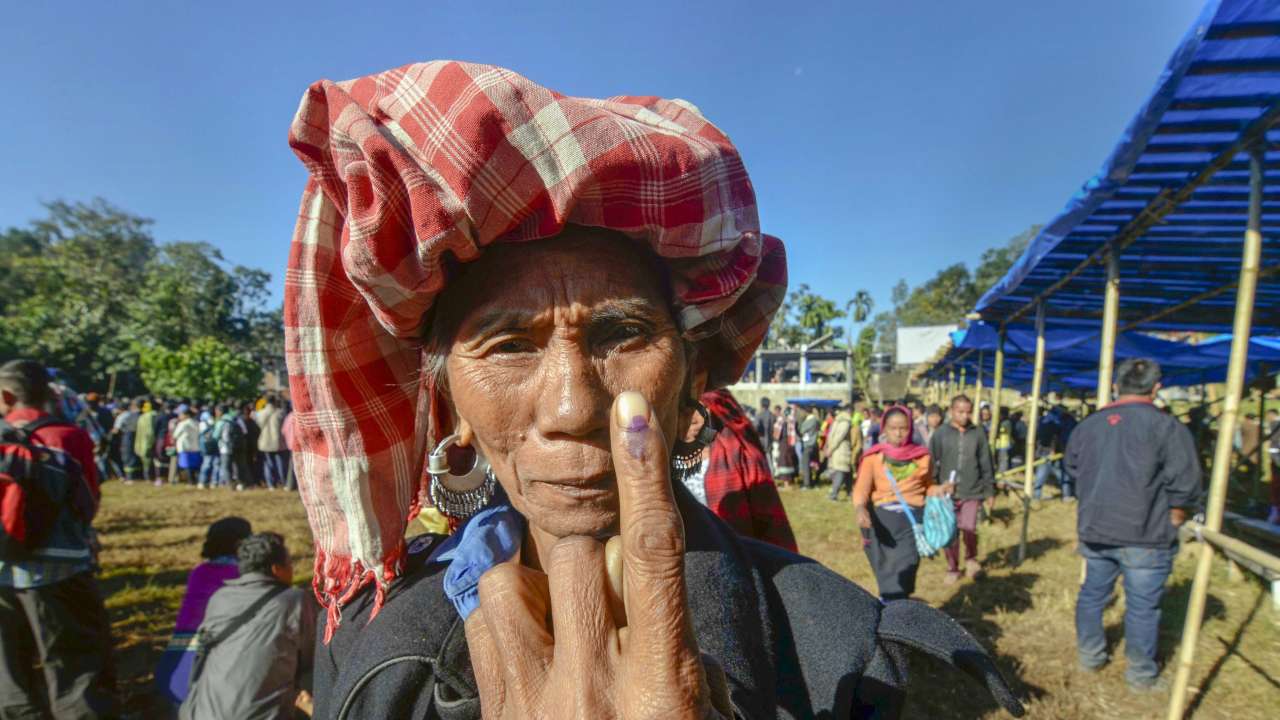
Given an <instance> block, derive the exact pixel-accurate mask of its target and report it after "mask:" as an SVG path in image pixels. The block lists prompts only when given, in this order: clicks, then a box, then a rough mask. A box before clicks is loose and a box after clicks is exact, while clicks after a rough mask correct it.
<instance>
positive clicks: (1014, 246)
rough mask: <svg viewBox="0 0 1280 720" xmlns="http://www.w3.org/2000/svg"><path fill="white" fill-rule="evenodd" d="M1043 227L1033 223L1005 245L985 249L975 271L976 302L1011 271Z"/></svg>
mask: <svg viewBox="0 0 1280 720" xmlns="http://www.w3.org/2000/svg"><path fill="white" fill-rule="evenodd" d="M1042 227H1043V226H1042V225H1032V226H1031V227H1029V228H1027V229H1026V230H1023V231H1022V232H1020V233H1018V234H1017V235H1014V236H1013V237H1011V238H1009V240H1008V241H1006V242H1005V244H1004V245H1001V246H999V247H993V248H987V249H986V250H985V251H983V253H982V259H981V260H979V261H978V267H977V268H976V269H974V271H973V286H974V291H975V292H976V293H977V295H978V297H977V298H974V302H975V303H976V302H977V301H978V299H979V298H981V297H982V294H983V293H985V292H986V291H987V290H990V289H991V286H992V285H995V284H996V282H997V281H999V280H1000V278H1002V277H1004V274H1005V273H1007V272H1009V268H1011V267H1013V264H1014V263H1015V262H1017V260H1018V258H1019V257H1020V256H1021V255H1022V253H1023V251H1025V250H1026V249H1027V245H1028V244H1030V242H1031V241H1032V240H1033V239H1035V237H1036V236H1037V235H1039V234H1040V229H1041V228H1042Z"/></svg>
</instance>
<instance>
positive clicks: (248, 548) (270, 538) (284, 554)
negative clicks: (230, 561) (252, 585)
mask: <svg viewBox="0 0 1280 720" xmlns="http://www.w3.org/2000/svg"><path fill="white" fill-rule="evenodd" d="M236 561H237V564H238V565H239V566H240V574H241V575H244V574H246V573H252V572H256V573H264V574H267V575H270V574H271V567H272V566H273V565H287V564H288V563H289V550H288V549H287V548H286V547H285V546H284V537H283V536H281V535H280V533H273V532H264V533H257V534H255V535H250V536H249V537H247V538H245V539H244V540H241V541H240V547H238V548H236Z"/></svg>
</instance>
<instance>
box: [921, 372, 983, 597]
mask: <svg viewBox="0 0 1280 720" xmlns="http://www.w3.org/2000/svg"><path fill="white" fill-rule="evenodd" d="M972 417H973V401H972V400H970V399H969V397H968V396H967V395H957V396H955V398H953V399H952V400H951V420H950V422H948V423H946V424H945V425H941V426H939V427H938V429H937V430H934V431H933V434H932V435H931V436H930V437H929V455H930V457H932V458H933V481H934V483H936V484H938V485H944V486H949V487H950V488H951V490H950V492H951V497H952V498H954V499H955V508H956V528H957V529H958V530H959V532H958V533H957V537H956V539H955V540H954V541H952V543H951V544H950V545H948V546H947V549H946V555H947V576H946V580H945V582H946V583H947V584H948V585H950V584H954V583H956V582H958V581H959V580H960V546H961V544H963V545H964V553H965V557H966V560H965V564H964V574H965V575H967V576H968V577H969V579H971V580H972V579H974V578H977V577H978V573H979V572H980V571H981V570H982V564H981V563H979V562H978V513H979V511H980V510H981V509H982V503H983V501H985V500H987V499H988V498H990V497H992V496H994V495H995V492H996V476H995V472H994V471H993V469H992V466H991V446H990V445H988V444H987V434H986V433H985V432H983V431H982V427H981V426H980V425H974V424H973V423H972V422H970V418H972ZM948 484H949V485H948Z"/></svg>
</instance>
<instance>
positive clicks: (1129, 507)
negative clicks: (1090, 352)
mask: <svg viewBox="0 0 1280 720" xmlns="http://www.w3.org/2000/svg"><path fill="white" fill-rule="evenodd" d="M1159 389H1160V366H1159V365H1158V364H1156V362H1155V361H1154V360H1147V359H1132V360H1126V361H1125V362H1124V363H1122V364H1121V365H1120V367H1119V368H1118V369H1117V371H1116V393H1117V395H1118V396H1119V399H1117V400H1116V401H1115V402H1113V403H1111V404H1110V405H1107V406H1106V407H1104V408H1102V409H1100V410H1098V411H1097V412H1095V413H1093V414H1092V415H1090V416H1089V417H1087V418H1085V419H1084V421H1083V422H1081V423H1080V425H1079V426H1077V427H1076V429H1075V431H1074V432H1073V433H1072V434H1071V439H1070V441H1069V442H1068V443H1067V451H1066V466H1067V472H1068V473H1069V474H1070V475H1071V476H1072V477H1074V478H1075V481H1076V486H1077V488H1078V491H1079V499H1080V510H1079V515H1078V516H1077V521H1076V528H1077V532H1078V533H1079V536H1080V543H1079V550H1080V554H1081V555H1083V556H1084V558H1085V561H1086V570H1085V579H1084V583H1083V584H1082V585H1081V587H1080V594H1079V596H1078V598H1077V600H1076V642H1077V646H1078V651H1079V655H1080V664H1081V666H1082V667H1084V668H1085V669H1087V670H1095V669H1097V668H1100V667H1101V666H1102V665H1104V664H1105V663H1106V662H1107V647H1106V636H1105V635H1104V633H1103V629H1102V611H1103V610H1104V609H1105V608H1106V606H1107V603H1108V602H1109V600H1110V597H1111V591H1112V589H1113V588H1114V586H1115V581H1116V577H1117V576H1120V575H1123V576H1124V602H1125V614H1124V633H1125V654H1126V656H1127V657H1128V660H1129V667H1128V671H1127V672H1126V674H1125V678H1126V680H1128V682H1129V686H1130V687H1131V688H1133V689H1135V690H1139V691H1141V690H1149V689H1152V688H1154V687H1156V679H1157V677H1158V675H1159V672H1160V671H1159V667H1158V666H1157V665H1156V641H1157V634H1158V629H1159V625H1160V599H1161V597H1162V596H1163V594H1164V584H1165V581H1166V580H1167V579H1168V577H1169V572H1170V571H1171V570H1172V568H1173V559H1174V556H1175V555H1176V554H1177V549H1178V548H1177V546H1178V530H1177V528H1178V526H1179V525H1181V524H1182V523H1183V522H1184V521H1185V520H1186V518H1187V515H1188V514H1189V513H1191V512H1194V511H1196V510H1197V509H1198V508H1199V507H1200V503H1201V496H1202V489H1201V480H1200V463H1199V460H1198V459H1197V456H1196V447H1195V441H1194V440H1193V439H1192V437H1191V432H1190V431H1188V430H1187V428H1186V427H1185V426H1183V425H1182V424H1181V423H1179V422H1178V421H1177V420H1176V419H1175V418H1173V417H1172V416H1171V415H1168V414H1166V413H1164V412H1161V411H1160V410H1159V409H1158V408H1156V406H1155V405H1154V404H1152V401H1153V400H1154V399H1155V395H1156V391H1158V390H1159Z"/></svg>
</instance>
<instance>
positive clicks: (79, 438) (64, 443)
mask: <svg viewBox="0 0 1280 720" xmlns="http://www.w3.org/2000/svg"><path fill="white" fill-rule="evenodd" d="M47 416H48V413H46V412H43V411H41V410H36V409H35V408H25V407H24V408H18V409H16V410H13V411H11V412H10V413H9V414H8V415H5V416H4V421H5V422H7V423H9V424H10V425H13V426H15V427H21V426H22V425H26V424H27V423H29V422H32V421H34V420H37V419H39V418H42V417H47ZM31 439H32V440H34V441H35V442H36V443H38V444H40V445H43V446H45V447H49V448H53V449H54V450H61V451H63V452H65V453H66V454H68V455H70V456H71V457H73V458H75V460H76V462H78V463H80V474H81V475H83V476H84V480H85V482H86V483H88V485H89V489H90V490H92V491H93V500H94V503H97V502H98V500H99V499H100V498H101V497H102V493H101V491H100V490H99V489H98V464H97V462H95V460H94V456H93V439H92V438H90V437H89V433H87V432H85V431H84V430H82V429H80V428H79V427H76V426H75V425H72V424H71V423H66V424H65V425H64V424H58V425H50V426H48V427H42V428H40V429H39V430H36V431H35V432H34V433H32V434H31Z"/></svg>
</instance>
